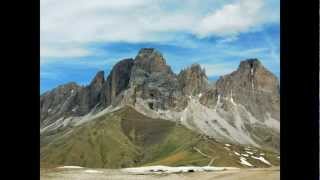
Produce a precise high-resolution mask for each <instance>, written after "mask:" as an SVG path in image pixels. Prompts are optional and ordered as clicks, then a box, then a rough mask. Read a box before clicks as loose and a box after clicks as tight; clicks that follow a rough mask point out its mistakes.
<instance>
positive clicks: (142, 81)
mask: <svg viewBox="0 0 320 180" xmlns="http://www.w3.org/2000/svg"><path fill="white" fill-rule="evenodd" d="M130 87H131V88H133V89H134V93H135V96H134V98H142V99H144V100H146V101H148V106H149V108H150V109H152V110H159V109H161V110H167V109H181V108H182V106H183V104H185V102H186V100H185V99H186V98H184V97H183V96H182V93H181V90H180V85H179V82H178V79H177V76H176V75H175V74H174V73H173V72H172V70H171V68H170V66H168V65H167V64H166V61H165V59H164V57H163V56H162V54H161V53H160V52H158V51H157V50H155V49H153V48H144V49H141V50H140V51H139V53H138V55H137V56H136V58H135V62H134V66H133V68H132V72H131V78H130ZM179 100H180V101H179Z"/></svg>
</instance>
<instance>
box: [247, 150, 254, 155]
mask: <svg viewBox="0 0 320 180" xmlns="http://www.w3.org/2000/svg"><path fill="white" fill-rule="evenodd" d="M246 153H248V154H251V155H253V154H254V153H253V152H250V151H246Z"/></svg>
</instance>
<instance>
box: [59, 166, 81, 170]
mask: <svg viewBox="0 0 320 180" xmlns="http://www.w3.org/2000/svg"><path fill="white" fill-rule="evenodd" d="M58 168H60V169H81V168H83V167H81V166H61V167H58Z"/></svg>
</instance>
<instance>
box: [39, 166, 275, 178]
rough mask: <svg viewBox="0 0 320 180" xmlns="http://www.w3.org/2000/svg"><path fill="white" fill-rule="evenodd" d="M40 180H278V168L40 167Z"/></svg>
mask: <svg viewBox="0 0 320 180" xmlns="http://www.w3.org/2000/svg"><path fill="white" fill-rule="evenodd" d="M40 177H41V180H195V179H201V180H280V168H279V167H272V168H250V169H237V170H225V171H216V172H191V173H180V174H161V175H133V174H128V173H125V172H122V171H120V170H116V169H86V168H81V169H57V168H54V169H41V170H40Z"/></svg>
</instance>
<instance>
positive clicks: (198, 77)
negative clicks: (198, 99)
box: [178, 64, 208, 95]
mask: <svg viewBox="0 0 320 180" xmlns="http://www.w3.org/2000/svg"><path fill="white" fill-rule="evenodd" d="M178 80H179V83H180V86H181V88H182V92H183V94H185V95H198V94H200V93H201V92H203V91H204V90H205V89H207V87H208V78H207V75H206V73H205V70H204V69H201V67H200V65H199V64H193V65H191V67H188V68H186V69H184V70H182V71H181V72H180V73H179V75H178Z"/></svg>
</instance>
